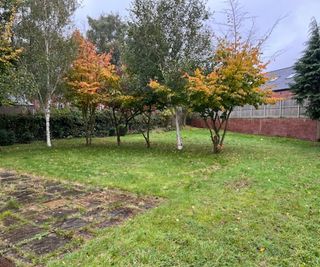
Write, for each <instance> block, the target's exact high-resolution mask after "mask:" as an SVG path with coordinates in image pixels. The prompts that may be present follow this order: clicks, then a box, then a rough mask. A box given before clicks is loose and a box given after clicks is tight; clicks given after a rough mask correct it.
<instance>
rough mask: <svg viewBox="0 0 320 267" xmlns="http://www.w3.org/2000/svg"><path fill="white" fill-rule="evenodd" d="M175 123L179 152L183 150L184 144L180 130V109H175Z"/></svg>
mask: <svg viewBox="0 0 320 267" xmlns="http://www.w3.org/2000/svg"><path fill="white" fill-rule="evenodd" d="M175 112H176V114H175V121H176V135H177V148H178V150H182V149H183V142H182V137H181V130H180V108H176V109H175Z"/></svg>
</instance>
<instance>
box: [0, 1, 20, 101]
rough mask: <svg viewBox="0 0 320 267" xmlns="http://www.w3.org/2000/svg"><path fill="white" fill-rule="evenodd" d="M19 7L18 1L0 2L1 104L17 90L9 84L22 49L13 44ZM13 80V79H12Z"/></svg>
mask: <svg viewBox="0 0 320 267" xmlns="http://www.w3.org/2000/svg"><path fill="white" fill-rule="evenodd" d="M17 9H18V1H16V0H3V1H1V2H0V105H2V104H4V103H5V102H7V101H8V97H9V96H10V94H11V93H13V91H14V90H15V88H12V87H10V86H8V85H9V80H10V78H9V77H10V76H11V75H10V74H12V68H13V67H14V64H15V63H16V62H17V60H18V58H19V56H20V54H21V52H22V50H21V49H16V48H15V47H14V45H13V41H12V40H13V24H14V21H15V15H16V12H17ZM10 82H11V81H10Z"/></svg>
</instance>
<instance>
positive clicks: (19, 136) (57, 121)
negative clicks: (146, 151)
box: [0, 110, 111, 144]
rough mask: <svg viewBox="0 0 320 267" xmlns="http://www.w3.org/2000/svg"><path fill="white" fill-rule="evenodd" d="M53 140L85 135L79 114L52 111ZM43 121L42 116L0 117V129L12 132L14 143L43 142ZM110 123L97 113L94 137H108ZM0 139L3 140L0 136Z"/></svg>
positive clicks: (66, 111)
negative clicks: (14, 138)
mask: <svg viewBox="0 0 320 267" xmlns="http://www.w3.org/2000/svg"><path fill="white" fill-rule="evenodd" d="M50 126H51V136H52V138H53V139H62V138H71V137H74V138H77V137H83V136H84V135H85V130H84V123H83V120H82V116H81V113H80V112H74V111H72V112H71V111H69V110H62V111H54V112H53V113H52V116H51V121H50ZM45 127H46V125H45V119H44V115H43V114H35V115H32V114H24V115H0V129H2V130H3V131H5V132H13V133H14V134H15V137H16V143H21V144H23V143H30V142H32V141H41V140H45ZM110 128H111V123H110V122H109V119H108V116H107V114H105V113H102V112H101V113H100V112H99V113H97V116H96V127H95V131H94V136H96V137H104V136H108V134H109V129H110ZM0 139H3V138H2V137H1V136H0Z"/></svg>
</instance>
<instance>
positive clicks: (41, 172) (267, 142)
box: [0, 128, 320, 266]
mask: <svg viewBox="0 0 320 267" xmlns="http://www.w3.org/2000/svg"><path fill="white" fill-rule="evenodd" d="M182 136H183V138H184V139H185V146H186V147H185V150H184V151H177V150H176V149H175V148H174V142H175V133H174V132H161V131H155V132H153V133H152V139H153V140H154V142H153V146H152V147H151V148H150V149H147V148H145V146H144V144H143V138H142V137H141V136H140V135H129V136H126V137H124V139H123V143H122V146H121V147H118V146H117V145H116V142H115V138H114V137H109V138H98V139H94V144H93V145H92V147H86V146H84V145H83V139H72V140H57V141H54V143H53V144H54V147H53V148H52V149H50V150H48V149H47V148H46V146H45V145H44V144H43V143H41V142H36V143H33V144H27V145H15V146H12V147H8V148H2V149H1V152H0V153H1V161H0V168H3V169H5V170H17V171H18V174H17V175H24V174H28V175H31V177H33V178H32V179H35V180H33V181H36V180H39V179H40V178H41V183H37V182H32V183H33V185H32V186H27V185H28V184H30V182H28V183H27V182H25V181H26V180H21V182H20V183H21V185H20V186H21V187H23V186H25V187H27V189H28V190H31V191H32V190H34V189H37V191H39V192H41V194H42V195H38V196H39V197H38V198H37V199H38V200H32V202H31V203H32V205H31V204H29V203H30V202H28V201H22V202H19V198H18V199H16V201H15V202H16V203H15V202H14V203H11V205H8V206H7V208H9V209H8V210H7V211H6V212H5V213H1V224H0V225H1V227H0V228H1V229H0V232H1V236H3V235H4V234H5V233H6V232H8V231H7V230H4V229H7V228H6V227H5V223H6V222H7V221H8V220H14V221H15V222H17V223H16V224H13V225H12V226H11V227H10V229H11V228H12V229H16V230H17V229H24V227H27V226H28V227H30V224H31V225H32V226H33V227H36V229H38V228H40V227H42V228H43V227H44V228H45V230H43V231H44V232H50V231H53V232H50V233H51V235H44V236H43V238H40V237H41V235H40V236H39V235H38V236H37V235H34V236H32V235H31V236H32V237H33V238H29V239H30V240H28V242H26V243H23V244H21V246H22V247H19V246H15V248H16V251H15V252H16V253H18V254H17V255H19V256H20V258H18V259H20V260H21V261H22V262H24V261H23V260H25V261H26V262H27V263H28V262H30V261H31V262H32V261H33V263H34V264H35V263H37V264H40V263H41V264H45V265H47V266H78V265H82V266H288V265H292V264H293V263H294V264H295V265H298V266H303V265H305V266H317V265H319V247H318V233H319V230H320V229H319V225H320V222H319V211H320V209H319V194H318V192H319V189H320V180H319V173H320V172H319V170H320V165H319V162H320V161H319V157H320V153H319V152H320V146H319V144H317V143H311V142H305V141H297V140H290V139H285V138H272V137H260V136H249V135H241V134H233V133H230V134H229V136H228V139H227V140H228V141H227V143H228V146H227V148H226V149H225V151H223V152H222V154H220V155H216V156H214V155H212V151H211V148H210V138H208V135H207V131H206V130H203V129H194V128H188V129H186V130H184V131H183V132H182ZM257 147H259V149H258V150H257V149H256V148H257ZM28 175H27V176H26V177H25V178H24V179H31V178H30V177H29V176H28ZM0 182H1V188H2V190H1V195H0V199H1V201H3V200H4V193H5V192H9V191H11V190H13V189H14V188H13V187H12V185H10V186H8V184H7V183H5V182H4V181H3V171H2V172H1V179H0ZM43 183H47V184H49V185H51V187H48V188H49V189H47V191H48V190H49V191H50V188H51V189H52V190H53V189H54V187H53V188H52V186H53V185H55V186H58V187H57V188H58V189H59V188H60V189H59V190H58V192H55V191H53V192H51V193H50V194H51V195H52V197H53V198H57V199H59V195H60V194H62V195H63V194H65V195H66V196H67V199H69V200H68V202H69V204H65V203H63V207H62V208H61V210H64V211H65V212H66V211H68V210H69V212H70V210H72V209H76V210H77V211H73V212H72V211H71V213H68V212H67V213H66V214H65V215H63V214H58V215H56V216H57V217H53V216H54V215H53V213H54V212H53V211H54V210H55V211H57V210H59V205H61V203H60V204H59V203H54V206H52V208H51V209H50V208H48V206H46V209H45V212H47V215H46V216H48V212H49V214H50V210H52V213H51V215H50V220H47V221H46V219H48V218H47V217H46V216H44V215H45V214H44V212H33V213H32V209H35V208H36V207H38V209H40V207H41V205H40V206H39V205H35V204H36V202H38V203H40V200H42V201H48V200H46V199H45V198H43V194H44V193H48V192H46V191H43ZM15 187H16V186H15ZM57 188H56V189H57ZM3 189H5V190H4V191H3ZM100 189H103V191H101V192H100V191H99V190H100ZM115 189H116V190H118V191H119V190H121V194H124V195H127V196H129V197H125V198H123V199H122V200H121V201H120V202H119V192H118V193H117V192H116V191H114V190H115ZM97 190H98V191H97ZM104 190H107V192H108V191H109V190H111V191H109V192H113V193H112V194H111V195H109V197H110V196H111V198H114V199H113V200H110V199H109V201H104V202H103V203H102V204H101V202H100V203H99V201H101V199H103V198H102V197H101V194H102V195H103V194H105V193H104V192H105V191H104ZM68 191H69V192H68ZM73 191H76V192H77V191H80V192H78V193H76V194H77V195H76V196H77V197H76V201H75V202H73V201H72V195H73V194H74V193H75V192H73ZM88 191H90V192H94V191H95V192H96V193H95V194H96V195H91V196H92V198H91V201H97V202H96V204H95V205H94V207H96V208H98V207H100V208H101V209H102V210H107V211H109V212H110V211H112V210H115V209H118V211H119V208H120V211H122V213H121V212H120V213H119V214H115V215H114V217H112V216H110V214H109V215H105V213H103V211H102V212H100V213H99V212H98V213H97V215H96V218H97V219H94V220H93V221H91V222H90V223H91V224H90V225H88V224H86V223H85V222H86V221H87V220H88V218H89V217H90V216H84V214H87V213H89V211H90V209H88V208H86V207H88V205H89V204H90V203H88V201H87V202H84V203H86V205H87V206H82V208H80V209H79V203H81V202H82V203H83V201H84V199H85V198H84V196H85V195H86V193H85V192H88ZM97 192H98V193H97ZM78 194H79V195H78ZM99 194H100V197H98V195H99ZM25 197H26V198H27V196H25ZM48 197H49V196H47V198H48ZM70 197H71V201H72V207H71V206H70ZM87 198H88V197H87ZM117 198H118V201H116V199H117ZM62 199H63V200H65V198H62ZM65 201H67V200H65ZM11 202H12V201H11ZM51 202H52V200H51ZM110 202H118V205H116V206H115V205H113V206H112V205H111V206H110ZM47 203H50V202H47ZM119 203H120V205H119ZM139 203H140V204H139ZM9 204H10V203H9ZM47 205H48V204H47ZM49 205H50V204H49ZM139 205H140V206H139ZM49 207H50V206H49ZM124 207H125V208H126V211H127V212H128V213H125V212H124V213H123V209H122V210H121V208H124ZM42 210H43V208H42ZM28 213H29V215H30V213H31V214H32V215H33V216H36V217H37V218H36V219H30V217H29V218H28V217H26V216H27V214H28ZM98 215H99V216H98ZM8 216H9V217H8ZM42 216H44V217H42ZM59 216H60V217H59ZM104 216H105V217H104ZM133 216H134V217H133ZM101 217H102V218H104V219H103V220H102V221H104V222H106V224H105V225H104V227H100V228H99V227H97V226H95V225H98V224H99V223H101ZM70 218H71V219H74V218H78V219H79V218H80V219H82V220H83V221H85V222H83V221H77V220H71V222H73V223H75V224H76V226H75V227H72V224H71V226H70V225H69V224H68V223H70ZM99 218H100V221H99ZM37 220H39V221H41V220H43V221H42V222H38V221H37ZM110 221H111V222H112V221H113V222H114V223H110ZM81 222H82V223H84V224H81ZM119 222H120V223H119ZM77 224H78V225H77ZM89 226H90V227H89ZM63 228H65V229H63ZM8 230H9V229H8ZM38 231H39V229H38ZM36 232H37V231H36ZM42 233H43V232H41V231H40V234H42ZM54 233H58V234H59V236H60V237H61V236H62V237H64V238H66V239H67V240H68V239H72V240H73V241H72V242H70V243H67V242H66V241H65V240H64V239H62V241H61V242H62V243H60V249H59V248H58V249H57V250H53V251H51V254H50V253H44V252H43V253H41V256H40V255H39V254H38V255H37V254H33V253H32V245H34V244H41V241H42V240H46V239H45V238H46V237H48V236H49V237H51V238H53V237H56V236H55V235H53V234H54ZM81 233H82V234H83V235H81ZM52 235H53V236H52ZM1 241H2V242H3V238H1ZM64 242H66V244H64ZM28 244H29V245H28ZM0 245H2V244H0ZM65 246H66V247H65ZM61 248H62V249H61ZM65 248H67V249H66V250H64V249H65ZM66 252H67V253H66ZM11 253H12V251H11ZM19 253H21V254H22V255H21V254H19ZM5 255H6V254H5ZM17 255H16V257H17ZM32 255H34V256H32ZM18 262H19V261H18Z"/></svg>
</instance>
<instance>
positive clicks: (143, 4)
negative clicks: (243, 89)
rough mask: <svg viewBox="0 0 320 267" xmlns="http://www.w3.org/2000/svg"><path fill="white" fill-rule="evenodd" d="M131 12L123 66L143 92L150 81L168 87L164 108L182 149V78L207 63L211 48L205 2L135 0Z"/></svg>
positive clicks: (191, 0) (183, 81)
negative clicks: (170, 112)
mask: <svg viewBox="0 0 320 267" xmlns="http://www.w3.org/2000/svg"><path fill="white" fill-rule="evenodd" d="M130 11H131V21H130V22H129V30H128V38H127V42H126V46H127V49H126V64H127V66H128V69H129V71H130V72H132V73H134V74H135V75H137V76H138V78H139V79H140V81H141V89H143V90H144V91H148V88H146V86H147V84H149V82H150V80H157V81H158V82H159V83H161V84H163V85H164V86H166V87H170V89H171V92H172V94H171V98H170V99H168V100H169V101H168V102H167V106H168V107H169V108H171V109H172V110H173V113H175V117H176V132H177V147H178V149H182V148H183V144H182V138H181V133H180V123H179V122H180V119H179V117H180V114H181V106H183V105H185V104H186V103H185V99H186V91H185V85H186V79H185V78H184V77H183V74H184V73H185V72H191V71H192V70H194V69H195V67H196V66H199V65H201V64H204V63H205V62H206V60H207V58H208V57H209V49H210V45H211V43H210V34H209V32H208V31H207V30H206V29H205V22H206V20H207V19H208V18H209V12H208V11H207V8H206V2H204V1H201V0H182V1H180V0H179V1H178V0H168V1H164V0H160V1H155V0H135V1H134V2H133V4H132V7H131V10H130ZM149 90H152V89H150V88H149Z"/></svg>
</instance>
